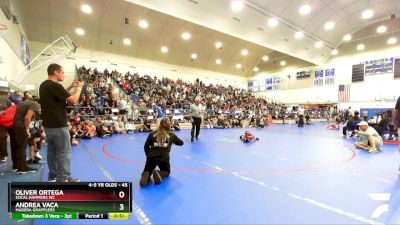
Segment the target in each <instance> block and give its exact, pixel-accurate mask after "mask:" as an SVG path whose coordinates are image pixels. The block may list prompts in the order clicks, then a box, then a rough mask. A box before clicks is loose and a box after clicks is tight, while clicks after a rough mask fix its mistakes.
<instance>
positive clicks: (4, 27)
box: [0, 23, 7, 38]
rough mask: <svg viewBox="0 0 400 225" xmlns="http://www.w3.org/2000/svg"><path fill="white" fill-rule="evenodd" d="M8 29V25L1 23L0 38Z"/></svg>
mask: <svg viewBox="0 0 400 225" xmlns="http://www.w3.org/2000/svg"><path fill="white" fill-rule="evenodd" d="M6 31H7V26H6V25H4V24H1V23H0V38H2V37H3V35H4V34H5V33H6Z"/></svg>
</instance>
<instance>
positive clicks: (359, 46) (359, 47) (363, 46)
mask: <svg viewBox="0 0 400 225" xmlns="http://www.w3.org/2000/svg"><path fill="white" fill-rule="evenodd" d="M364 49H365V45H364V44H358V45H357V50H359V51H361V50H364Z"/></svg>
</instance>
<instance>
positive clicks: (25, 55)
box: [21, 33, 31, 69]
mask: <svg viewBox="0 0 400 225" xmlns="http://www.w3.org/2000/svg"><path fill="white" fill-rule="evenodd" d="M30 57H31V56H30V51H29V46H28V43H27V42H26V39H25V36H24V34H22V33H21V61H22V63H23V64H24V65H25V66H27V65H28V64H29V63H30V61H31V60H30ZM28 69H29V68H28Z"/></svg>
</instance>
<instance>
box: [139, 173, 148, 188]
mask: <svg viewBox="0 0 400 225" xmlns="http://www.w3.org/2000/svg"><path fill="white" fill-rule="evenodd" d="M149 179H150V172H149V171H144V172H143V173H142V177H141V178H140V183H139V184H140V186H141V187H144V186H146V185H147V183H149Z"/></svg>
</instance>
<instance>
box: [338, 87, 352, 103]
mask: <svg viewBox="0 0 400 225" xmlns="http://www.w3.org/2000/svg"><path fill="white" fill-rule="evenodd" d="M349 100H350V84H346V85H343V84H341V85H339V92H338V101H339V102H348V101H349Z"/></svg>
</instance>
